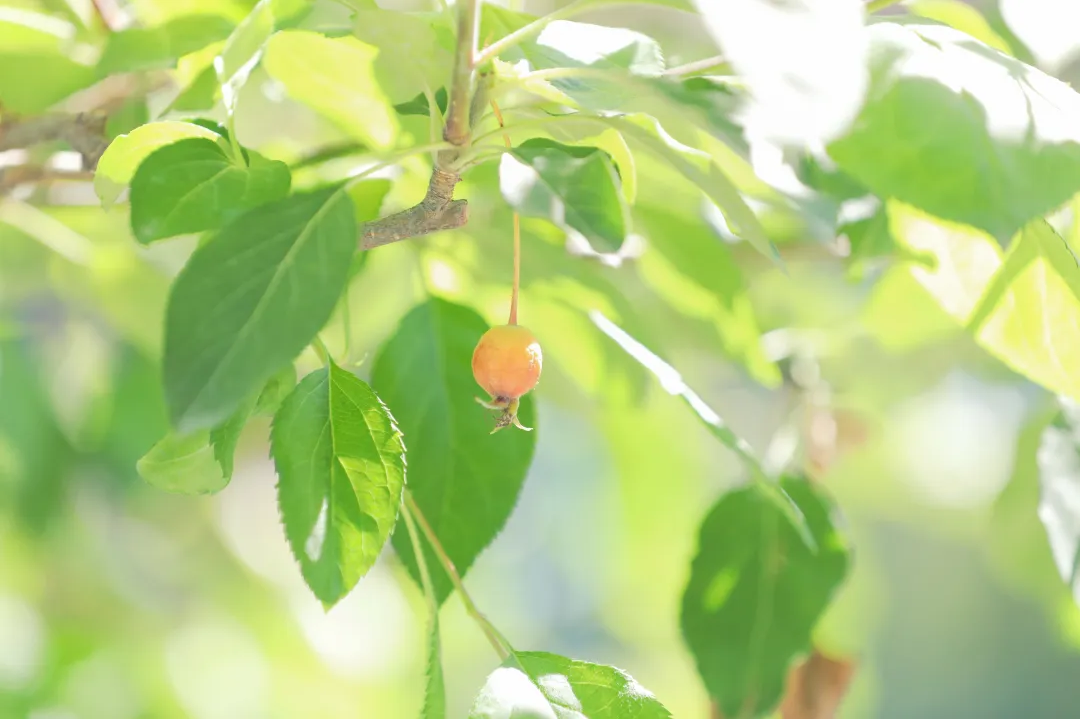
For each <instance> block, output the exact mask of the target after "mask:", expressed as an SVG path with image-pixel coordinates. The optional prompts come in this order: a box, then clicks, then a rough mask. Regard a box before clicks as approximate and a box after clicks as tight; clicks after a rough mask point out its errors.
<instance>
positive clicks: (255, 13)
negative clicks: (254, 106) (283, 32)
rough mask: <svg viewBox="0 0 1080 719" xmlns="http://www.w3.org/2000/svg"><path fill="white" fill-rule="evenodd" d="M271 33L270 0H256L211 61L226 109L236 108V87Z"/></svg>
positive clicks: (272, 30) (271, 15)
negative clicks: (255, 3)
mask: <svg viewBox="0 0 1080 719" xmlns="http://www.w3.org/2000/svg"><path fill="white" fill-rule="evenodd" d="M273 32H274V2H273V0H259V3H258V4H257V5H255V7H254V8H252V10H251V12H250V13H248V16H247V17H246V18H244V19H243V21H242V22H241V23H240V24H239V25H237V26H236V29H235V30H234V31H233V32H232V34H230V35H229V39H228V40H227V41H226V43H225V47H224V48H223V49H222V51H221V54H220V55H218V57H217V58H215V60H214V71H215V73H216V75H217V80H218V83H220V85H221V96H222V99H223V100H224V101H225V109H226V111H227V112H230V113H231V112H233V111H234V110H235V109H236V98H237V95H238V94H239V92H240V88H241V87H243V85H244V83H245V82H247V79H248V76H249V75H251V71H252V70H253V69H254V68H255V65H256V64H258V62H259V58H260V57H261V56H262V51H263V46H264V45H265V44H266V41H267V40H268V39H269V38H270V35H271V34H272V33H273Z"/></svg>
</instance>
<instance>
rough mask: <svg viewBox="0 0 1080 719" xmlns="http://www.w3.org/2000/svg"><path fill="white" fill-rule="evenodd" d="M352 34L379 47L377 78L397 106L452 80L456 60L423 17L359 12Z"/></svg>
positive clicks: (391, 11) (354, 17) (369, 11)
mask: <svg viewBox="0 0 1080 719" xmlns="http://www.w3.org/2000/svg"><path fill="white" fill-rule="evenodd" d="M353 34H354V35H356V37H357V38H359V39H360V40H362V41H363V42H365V43H366V44H368V45H371V46H372V47H375V48H378V50H379V54H378V56H377V57H376V58H375V75H376V77H378V79H379V84H380V85H381V86H382V89H383V92H384V93H386V96H387V97H388V98H390V101H391V102H393V103H395V104H397V103H403V102H406V101H407V100H410V99H411V98H413V97H415V96H416V95H417V93H423V91H424V88H425V87H426V88H427V89H429V90H431V91H432V92H434V91H435V89H436V88H440V87H443V86H444V85H445V84H447V83H448V81H449V79H450V68H451V66H452V65H453V57H452V56H451V54H450V52H448V51H447V50H446V49H444V48H443V47H442V46H441V45H439V41H438V38H437V37H436V35H435V30H434V28H432V26H431V23H430V22H428V21H427V20H425V19H423V18H422V17H419V16H417V15H413V14H409V13H404V12H398V11H393V10H357V11H356V13H355V14H354V15H353ZM425 104H426V102H425Z"/></svg>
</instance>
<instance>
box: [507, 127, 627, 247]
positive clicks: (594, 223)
mask: <svg viewBox="0 0 1080 719" xmlns="http://www.w3.org/2000/svg"><path fill="white" fill-rule="evenodd" d="M618 184H619V180H618V175H617V174H616V172H615V167H614V166H613V165H612V163H611V158H610V157H609V156H608V155H607V153H605V152H601V151H599V150H597V149H595V148H592V147H572V146H569V145H563V144H560V143H558V142H554V141H552V140H545V139H543V138H534V139H532V140H526V141H525V142H523V143H521V144H520V145H518V146H517V147H515V148H514V149H513V150H512V151H511V152H510V154H507V155H503V157H502V164H501V165H500V167H499V185H500V188H501V190H502V194H503V197H504V198H505V199H506V201H507V202H508V203H510V205H511V206H513V207H514V208H516V209H517V210H518V211H519V212H521V213H522V214H524V215H528V216H531V217H542V218H545V219H550V220H551V221H552V222H554V223H555V224H556V225H560V226H569V227H571V228H573V229H574V230H576V231H578V232H580V233H581V234H582V235H583V236H584V237H585V239H587V240H588V241H589V243H590V244H591V245H592V247H593V249H594V250H596V251H597V252H617V251H618V250H619V248H620V247H622V244H623V242H624V241H625V240H626V232H627V225H628V223H629V210H628V209H627V206H626V202H625V200H624V199H623V197H622V195H621V194H620V193H619V188H618Z"/></svg>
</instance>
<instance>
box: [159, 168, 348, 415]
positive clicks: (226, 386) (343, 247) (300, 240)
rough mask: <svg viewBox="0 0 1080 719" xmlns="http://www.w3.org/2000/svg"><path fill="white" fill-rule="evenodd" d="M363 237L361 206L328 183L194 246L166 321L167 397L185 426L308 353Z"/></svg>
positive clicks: (217, 411)
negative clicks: (355, 206) (359, 234)
mask: <svg viewBox="0 0 1080 719" xmlns="http://www.w3.org/2000/svg"><path fill="white" fill-rule="evenodd" d="M356 238H357V232H356V221H355V219H354V218H353V208H352V204H351V203H350V202H349V200H348V197H346V196H345V195H344V194H343V193H342V192H341V191H340V190H339V189H337V188H328V189H325V190H321V191H318V192H313V193H308V194H298V195H293V196H292V197H290V198H288V199H285V200H282V201H280V202H277V203H274V204H270V205H264V206H262V207H260V208H256V209H255V210H252V211H250V212H248V213H246V214H244V215H241V216H240V217H239V218H238V219H236V220H234V221H233V222H232V223H231V224H229V225H227V226H226V227H224V228H223V229H222V230H221V232H220V233H218V235H217V236H216V237H214V238H213V239H212V240H211V241H210V242H208V243H206V244H204V245H203V246H201V247H200V248H199V249H197V250H196V251H195V253H194V254H193V255H192V256H191V259H190V260H189V261H188V263H187V265H186V266H185V267H184V270H183V271H182V272H181V273H180V275H179V276H178V277H177V278H176V281H175V283H174V284H173V288H172V292H171V294H170V296H169V308H168V314H167V317H166V323H165V357H164V383H165V396H166V399H167V400H168V403H169V411H170V415H171V417H172V419H173V422H174V423H175V424H176V425H177V427H178V428H179V429H181V430H183V431H188V430H194V429H197V428H200V427H208V426H213V425H214V424H216V423H218V422H220V421H221V420H223V419H224V418H225V417H227V416H229V415H230V414H231V413H232V412H233V411H234V410H235V409H236V407H237V406H238V405H239V403H240V402H241V401H242V400H243V398H244V397H246V396H248V395H249V394H250V393H252V392H254V391H256V390H257V389H258V388H259V387H261V386H262V385H263V384H264V383H265V382H266V380H268V379H269V378H270V376H271V375H273V374H274V373H275V372H278V371H279V370H280V369H281V368H282V367H283V366H285V365H286V364H288V363H289V362H291V361H292V360H293V359H294V358H295V357H296V355H297V354H299V353H300V351H301V350H302V349H303V348H304V347H305V346H306V345H307V344H308V343H309V342H310V341H311V339H312V337H314V336H315V333H316V332H318V330H319V328H320V327H322V326H323V324H325V322H326V320H327V319H328V318H329V316H330V312H331V311H332V310H333V308H334V305H335V304H336V302H337V299H338V297H339V296H340V294H341V291H342V289H343V288H344V284H345V278H346V272H347V270H348V266H349V258H350V257H351V256H352V253H353V251H354V249H355V245H356ZM237 258H243V260H244V263H243V264H240V263H239V262H238V261H237Z"/></svg>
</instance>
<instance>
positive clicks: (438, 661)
mask: <svg viewBox="0 0 1080 719" xmlns="http://www.w3.org/2000/svg"><path fill="white" fill-rule="evenodd" d="M420 719H446V679H445V677H444V676H443V668H442V645H441V642H440V640H439V615H438V613H437V612H436V613H435V614H432V616H431V627H430V629H429V634H428V660H427V684H426V686H425V687H424V706H423V708H422V709H421V710H420Z"/></svg>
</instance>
